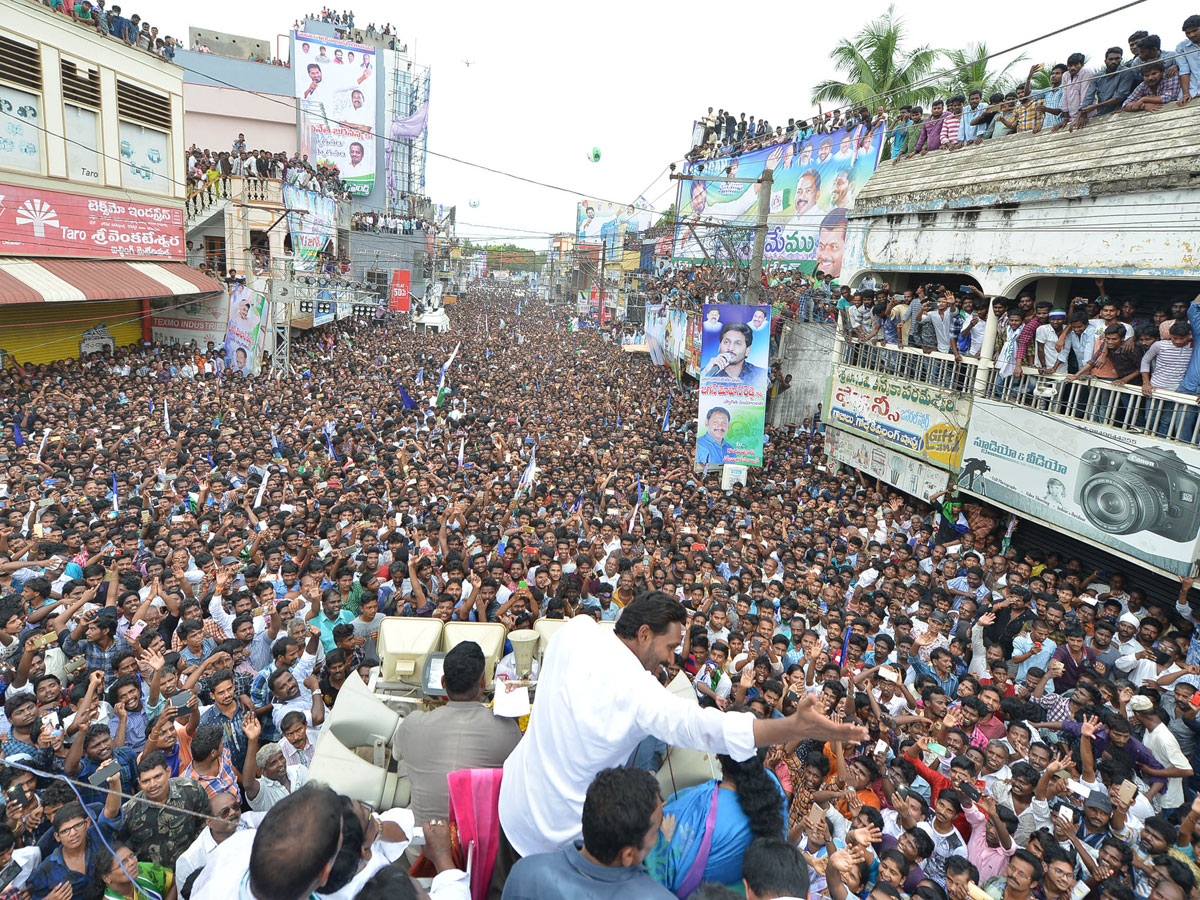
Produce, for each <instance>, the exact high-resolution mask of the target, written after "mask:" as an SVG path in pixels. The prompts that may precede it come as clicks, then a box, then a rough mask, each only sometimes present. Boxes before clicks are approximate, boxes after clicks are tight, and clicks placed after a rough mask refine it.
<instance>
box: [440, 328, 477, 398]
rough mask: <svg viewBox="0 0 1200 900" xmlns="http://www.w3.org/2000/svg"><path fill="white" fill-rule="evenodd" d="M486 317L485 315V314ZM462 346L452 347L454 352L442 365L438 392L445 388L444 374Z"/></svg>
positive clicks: (459, 344)
mask: <svg viewBox="0 0 1200 900" xmlns="http://www.w3.org/2000/svg"><path fill="white" fill-rule="evenodd" d="M485 315H486V313H485ZM461 346H462V342H461V341H460V342H459V343H457V344H455V345H454V352H453V353H451V354H450V358H449V359H447V360H446V361H445V362H444V363H442V374H441V375H440V376H438V390H439V391H440V390H441V389H442V388H444V387H445V386H446V373H447V372H449V371H450V364H451V363H452V362H454V358H455V357H456V356H458V348H459V347H461Z"/></svg>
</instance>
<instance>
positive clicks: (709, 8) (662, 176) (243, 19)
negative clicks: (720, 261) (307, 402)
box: [128, 0, 1197, 249]
mask: <svg viewBox="0 0 1200 900" xmlns="http://www.w3.org/2000/svg"><path fill="white" fill-rule="evenodd" d="M343 2H345V0H343ZM1128 2H1129V0H1102V2H1099V3H1097V2H1091V3H1087V2H1079V0H1059V2H1058V3H1056V4H1051V5H1050V6H1047V5H1046V3H1045V2H1042V0H1008V2H1006V3H1005V4H1003V6H1002V7H989V8H988V9H989V10H990V11H989V13H988V15H987V18H986V21H987V25H986V27H981V26H982V25H983V15H982V10H981V11H980V12H981V14H980V16H979V17H978V18H976V17H974V16H972V15H969V14H968V15H960V14H959V12H958V11H959V10H961V11H963V12H966V8H964V7H956V6H951V5H947V4H945V3H943V2H929V0H925V2H920V3H904V2H899V3H897V4H896V9H897V12H898V13H899V15H900V16H901V18H902V19H903V20H904V22H905V24H906V27H907V30H908V45H909V46H916V45H918V44H930V45H932V46H934V47H943V48H944V47H961V46H963V45H965V44H966V43H968V42H971V41H978V40H981V39H982V40H984V41H986V43H987V44H988V47H989V50H991V51H993V52H994V51H996V50H1001V49H1004V48H1007V47H1011V46H1014V45H1018V44H1022V43H1025V42H1027V41H1029V40H1031V39H1033V38H1036V37H1039V36H1040V35H1043V34H1047V33H1048V32H1051V31H1054V30H1057V29H1059V28H1063V27H1066V26H1070V25H1072V24H1073V23H1076V22H1079V21H1080V20H1083V19H1086V18H1090V17H1092V16H1095V15H1097V14H1099V13H1102V12H1105V11H1107V10H1110V9H1113V8H1115V7H1117V6H1121V5H1124V4H1125V3H1128ZM887 7H888V3H887V2H884V0H872V2H864V0H849V2H841V3H818V4H789V3H777V2H776V3H770V4H768V3H759V2H753V0H747V2H743V3H739V4H732V5H731V4H728V3H721V4H718V3H715V2H709V0H698V2H693V3H689V4H676V3H667V2H664V0H642V2H636V3H635V2H629V0H612V2H609V3H605V4H588V5H583V6H576V5H575V4H564V3H561V2H542V0H537V2H528V0H525V2H517V3H494V2H479V0H459V2H455V3H442V2H432V3H411V4H410V3H406V4H402V5H401V4H393V3H385V2H383V0H358V2H356V3H355V4H354V6H353V9H354V13H355V25H356V26H360V27H365V25H366V24H367V23H368V22H369V21H374V22H375V23H376V24H377V25H382V24H383V22H385V21H391V23H392V24H393V26H395V28H396V30H397V31H398V33H399V34H400V35H401V36H402V37H403V38H404V39H405V40H407V41H408V46H409V54H410V56H412V57H413V58H414V60H415V61H417V62H419V63H421V64H423V65H429V66H430V67H431V69H432V73H431V90H430V108H429V144H428V148H429V151H430V156H429V158H428V163H427V167H426V189H427V193H428V195H429V196H430V198H431V199H432V200H433V201H434V202H435V203H442V204H445V205H447V206H451V205H457V207H458V233H459V236H460V237H467V238H470V239H471V240H473V241H476V242H480V241H484V240H495V241H499V242H507V241H512V242H514V243H519V244H522V245H524V246H532V247H535V248H538V249H543V248H545V246H546V243H547V237H548V235H549V234H551V233H555V232H571V231H574V227H575V205H576V203H577V202H578V200H580V199H581V198H585V197H586V198H600V199H608V200H615V201H619V202H631V201H633V200H635V199H636V198H637V197H639V196H645V198H646V199H647V200H650V201H652V203H653V205H654V207H655V208H656V209H658V210H660V211H661V210H665V209H666V208H667V206H669V205H670V203H671V202H673V199H674V195H675V183H674V182H671V181H669V179H668V177H667V165H668V164H669V163H670V162H672V161H678V160H679V159H680V158H681V157H682V156H683V154H684V153H686V152H687V149H688V146H689V142H690V138H691V130H692V123H693V122H694V120H695V119H696V118H697V117H699V116H701V115H703V114H704V113H705V111H706V110H707V108H708V107H709V106H713V107H714V108H718V107H725V108H727V109H730V108H731V109H733V110H734V112H736V113H741V112H745V113H746V114H747V115H748V116H749V115H754V116H755V117H757V118H761V117H763V116H765V117H766V118H767V120H768V121H769V122H770V123H771V124H772V125H776V124H786V123H787V120H788V118H789V117H798V118H808V117H809V116H810V115H812V114H813V113H815V111H816V109H815V106H814V105H813V104H812V103H811V102H810V97H811V94H812V86H813V85H814V84H815V83H817V82H818V81H820V80H821V79H824V78H831V77H836V74H837V73H836V72H835V71H834V69H833V64H832V63H831V61H830V59H829V56H828V49H830V48H832V47H833V46H834V44H835V43H836V42H837V40H838V39H840V38H843V37H851V36H853V35H854V34H855V33H856V32H857V31H859V30H860V29H861V28H862V27H863V25H865V24H866V23H867V22H869V21H870V20H872V19H874V18H876V17H877V16H879V15H880V14H881V13H883V12H884V11H886V9H887ZM128 8H129V10H130V11H137V12H139V14H140V15H141V16H142V18H143V19H144V20H145V21H148V22H150V23H152V24H154V25H157V26H159V29H160V32H165V33H168V34H183V35H186V34H187V29H188V26H189V25H190V26H195V27H201V28H207V29H212V30H215V31H221V30H222V29H224V30H227V31H232V32H234V33H237V34H242V35H246V36H249V37H256V38H262V39H269V40H271V41H272V42H274V39H275V35H277V34H280V33H284V32H286V31H287V30H288V29H289V28H290V27H291V25H292V22H293V20H294V19H296V18H298V17H299V14H300V13H301V12H303V11H307V10H310V9H311V10H312V11H315V10H316V9H317V8H318V5H317V0H312V2H311V5H310V6H308V7H306V6H303V5H297V6H294V7H286V6H284V5H283V4H275V3H270V4H250V5H249V6H247V5H246V4H245V3H244V2H238V3H235V2H233V0H208V2H206V3H203V4H200V5H195V4H182V3H176V2H170V3H168V2H166V0H153V2H142V3H139V4H137V6H136V7H135V6H129V7H128ZM347 8H348V7H347ZM285 9H287V10H289V12H288V13H284V12H283V10H285ZM401 10H403V16H404V18H400V15H401V14H402V13H401ZM1001 10H1002V12H1001ZM1194 12H1197V9H1196V8H1195V7H1194V6H1190V5H1187V4H1183V3H1179V2H1169V0H1143V2H1141V3H1139V4H1137V5H1134V6H1132V7H1131V8H1129V9H1125V10H1123V11H1121V12H1117V13H1114V14H1112V15H1110V16H1107V17H1104V18H1101V19H1099V20H1098V21H1096V22H1092V23H1089V24H1085V25H1080V26H1078V27H1075V28H1072V29H1071V30H1069V31H1067V32H1065V33H1063V34H1060V35H1057V36H1054V37H1049V38H1046V39H1044V40H1040V41H1038V42H1036V43H1034V44H1032V45H1030V46H1028V47H1024V48H1022V49H1021V50H1019V51H1016V52H1013V53H1010V54H1008V55H1007V56H1003V57H1000V58H998V59H997V60H996V61H995V63H993V68H1000V67H1002V66H1003V65H1004V64H1005V63H1006V62H1008V61H1009V60H1011V59H1012V58H1013V57H1015V56H1017V55H1018V54H1019V53H1025V54H1026V55H1027V56H1028V57H1029V58H1030V59H1029V62H1044V63H1046V65H1047V66H1049V65H1052V64H1053V63H1055V62H1065V61H1066V57H1067V56H1068V54H1070V53H1071V52H1074V51H1079V52H1082V53H1084V54H1085V55H1086V56H1087V57H1088V64H1089V66H1093V65H1099V64H1100V61H1101V59H1102V57H1103V53H1104V50H1105V49H1106V48H1107V47H1109V46H1111V45H1120V46H1125V39H1126V37H1127V36H1128V35H1129V34H1130V33H1131V32H1132V31H1135V30H1138V29H1143V28H1144V29H1146V30H1148V31H1150V32H1151V33H1152V34H1158V35H1160V36H1161V37H1162V44H1163V49H1164V53H1168V52H1170V51H1171V50H1172V49H1173V48H1174V47H1175V46H1176V45H1177V43H1178V42H1179V41H1180V40H1182V39H1183V35H1182V31H1181V25H1182V23H1183V20H1184V19H1185V18H1186V17H1187V16H1188V15H1189V14H1191V13H1194ZM226 23H233V24H231V25H228V26H227V25H226ZM468 60H469V61H470V63H471V64H470V66H468V65H466V61H468ZM1029 62H1026V63H1021V64H1020V65H1019V66H1015V67H1014V68H1013V70H1012V71H1013V72H1014V73H1015V72H1017V71H1018V69H1019V70H1020V71H1021V74H1024V73H1025V72H1026V71H1028V65H1029ZM593 147H597V148H599V150H600V154H601V159H600V161H599V162H592V161H591V160H590V154H591V150H592V148H593ZM435 153H441V154H445V155H447V156H452V157H457V158H458V159H460V160H466V161H469V162H472V163H479V164H482V165H486V166H489V167H491V168H493V169H498V170H500V171H502V172H507V173H512V174H514V175H520V176H523V177H525V178H529V179H533V180H536V181H541V182H545V183H547V184H550V185H554V186H555V187H557V188H564V189H565V190H556V189H553V188H549V187H541V186H537V185H534V184H530V183H528V182H524V181H520V180H516V179H513V178H510V177H506V176H505V175H500V174H494V173H491V172H487V171H483V170H481V169H479V168H474V167H471V166H467V165H462V164H460V163H457V162H453V161H451V160H449V159H444V158H440V157H438V156H435V155H434V154H435ZM471 201H476V202H477V203H478V206H477V207H476V208H471V207H470V205H469V204H470V202H471Z"/></svg>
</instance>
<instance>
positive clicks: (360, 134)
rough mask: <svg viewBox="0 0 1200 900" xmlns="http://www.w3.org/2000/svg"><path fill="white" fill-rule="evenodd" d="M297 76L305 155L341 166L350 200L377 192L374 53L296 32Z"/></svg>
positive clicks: (319, 162) (361, 46) (318, 162)
mask: <svg viewBox="0 0 1200 900" xmlns="http://www.w3.org/2000/svg"><path fill="white" fill-rule="evenodd" d="M293 48H294V49H293V54H294V58H293V61H292V72H293V75H294V78H295V92H296V99H297V100H299V101H300V103H299V105H300V113H301V123H300V145H301V146H300V152H301V153H302V154H307V156H308V159H309V161H310V162H312V163H313V164H314V165H323V166H337V168H338V173H339V174H340V175H341V179H342V183H343V184H345V185H346V189H347V191H349V192H350V193H351V194H357V195H366V194H369V193H371V190H372V189H373V188H374V187H375V132H376V121H375V107H376V104H375V90H376V84H375V48H374V47H371V46H369V45H366V44H356V43H354V42H353V41H342V40H337V39H336V38H327V37H321V36H320V35H315V34H305V33H304V32H300V31H298V32H296V33H295V35H294V43H293Z"/></svg>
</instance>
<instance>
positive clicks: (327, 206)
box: [283, 184, 337, 272]
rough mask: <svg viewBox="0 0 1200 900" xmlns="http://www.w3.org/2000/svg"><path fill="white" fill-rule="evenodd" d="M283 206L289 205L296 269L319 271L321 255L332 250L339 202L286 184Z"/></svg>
mask: <svg viewBox="0 0 1200 900" xmlns="http://www.w3.org/2000/svg"><path fill="white" fill-rule="evenodd" d="M283 205H284V206H286V207H287V208H288V214H287V220H288V231H289V232H290V234H291V237H292V255H293V256H294V257H295V262H294V263H293V268H294V270H295V271H297V272H316V271H317V270H318V269H320V267H321V254H322V253H324V252H325V251H326V249H329V250H332V247H331V246H330V242H331V241H333V238H334V235H335V234H337V201H335V200H334V199H333V198H332V197H326V196H324V195H322V194H318V193H317V192H316V191H306V190H303V189H302V188H298V187H295V186H294V185H290V184H285V185H284V186H283Z"/></svg>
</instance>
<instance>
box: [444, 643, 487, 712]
mask: <svg viewBox="0 0 1200 900" xmlns="http://www.w3.org/2000/svg"><path fill="white" fill-rule="evenodd" d="M485 666H486V660H485V659H484V656H483V650H482V649H481V648H480V646H479V645H478V644H477V643H475V642H474V641H463V642H462V643H461V644H456V645H455V646H454V647H452V648H451V650H450V652H449V653H447V654H446V659H445V661H444V663H443V666H442V677H443V678H444V679H445V683H446V693H447V695H449V696H450V698H451V699H457V698H459V697H466V696H474V694H475V690H476V689H477V688H478V687H479V685H480V682H481V679H482V678H483V671H484V668H485Z"/></svg>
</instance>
